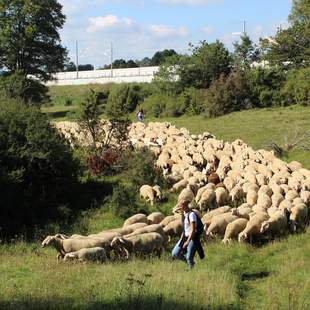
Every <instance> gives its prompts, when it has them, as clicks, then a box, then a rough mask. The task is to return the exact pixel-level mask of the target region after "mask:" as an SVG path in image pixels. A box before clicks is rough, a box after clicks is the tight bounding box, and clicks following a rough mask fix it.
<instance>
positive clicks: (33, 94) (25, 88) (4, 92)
mask: <svg viewBox="0 0 310 310" xmlns="http://www.w3.org/2000/svg"><path fill="white" fill-rule="evenodd" d="M47 93H48V88H47V87H46V86H45V85H43V84H41V83H40V82H39V81H37V80H33V79H31V78H27V77H26V76H25V74H24V73H23V72H22V71H16V72H15V73H11V74H4V75H3V76H1V77H0V97H2V98H7V99H18V100H20V101H22V102H24V103H30V104H34V105H40V104H42V103H46V102H48V101H49V96H48V95H47Z"/></svg>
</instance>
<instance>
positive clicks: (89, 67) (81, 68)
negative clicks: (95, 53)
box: [79, 64, 95, 71]
mask: <svg viewBox="0 0 310 310" xmlns="http://www.w3.org/2000/svg"><path fill="white" fill-rule="evenodd" d="M94 69H95V68H94V66H93V65H91V64H86V65H79V71H92V70H94Z"/></svg>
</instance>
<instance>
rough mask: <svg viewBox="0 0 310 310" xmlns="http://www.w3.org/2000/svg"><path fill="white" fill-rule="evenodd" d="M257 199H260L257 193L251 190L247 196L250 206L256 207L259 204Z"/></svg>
mask: <svg viewBox="0 0 310 310" xmlns="http://www.w3.org/2000/svg"><path fill="white" fill-rule="evenodd" d="M257 199H258V194H257V192H256V191H253V190H249V191H248V193H247V195H246V202H247V203H248V204H249V205H251V206H254V205H255V204H256V203H257Z"/></svg>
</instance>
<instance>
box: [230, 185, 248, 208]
mask: <svg viewBox="0 0 310 310" xmlns="http://www.w3.org/2000/svg"><path fill="white" fill-rule="evenodd" d="M244 196H245V193H244V191H243V189H242V187H241V186H239V185H237V186H235V187H234V188H233V189H232V190H231V191H230V193H229V197H230V199H231V202H232V203H233V204H236V203H239V202H240V201H242V200H243V198H244Z"/></svg>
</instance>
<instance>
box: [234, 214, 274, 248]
mask: <svg viewBox="0 0 310 310" xmlns="http://www.w3.org/2000/svg"><path fill="white" fill-rule="evenodd" d="M268 218H269V216H268V214H267V213H256V214H255V215H254V216H253V217H252V218H251V219H250V220H249V221H248V223H247V225H246V227H245V229H244V230H243V231H242V232H241V233H239V235H238V241H239V242H241V241H244V240H246V239H247V238H248V237H252V236H256V235H259V234H260V228H261V225H262V223H263V222H264V221H267V220H268Z"/></svg>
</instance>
